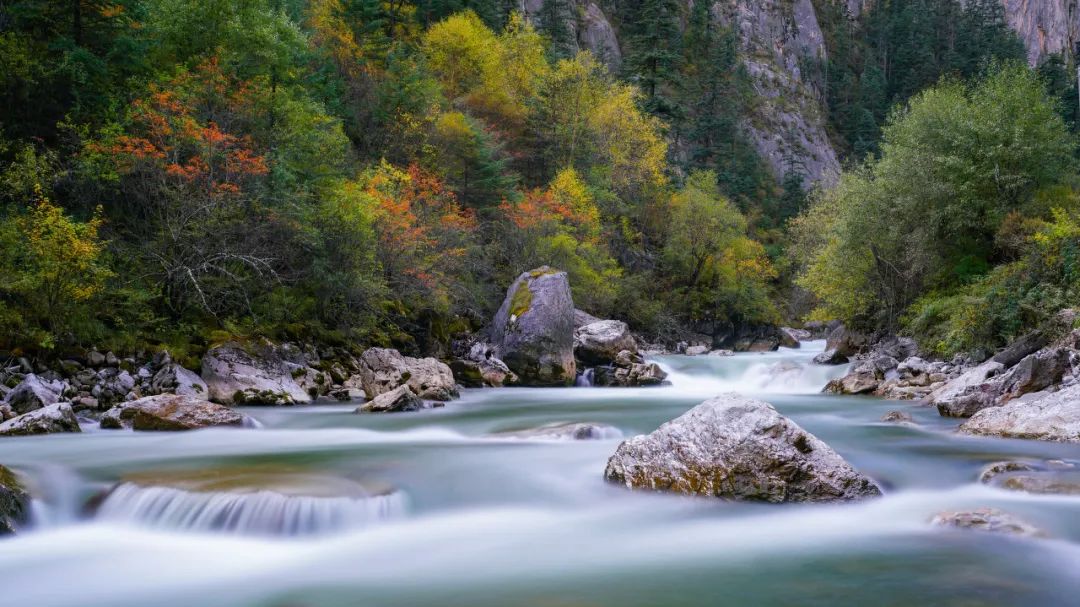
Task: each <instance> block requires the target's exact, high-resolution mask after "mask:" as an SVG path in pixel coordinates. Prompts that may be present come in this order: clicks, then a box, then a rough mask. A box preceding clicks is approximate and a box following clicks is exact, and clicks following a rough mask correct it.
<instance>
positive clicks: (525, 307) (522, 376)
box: [491, 266, 577, 386]
mask: <svg viewBox="0 0 1080 607" xmlns="http://www.w3.org/2000/svg"><path fill="white" fill-rule="evenodd" d="M491 340H492V343H493V345H494V346H495V353H496V355H497V357H498V358H500V359H501V360H502V361H503V362H505V363H506V366H508V367H509V368H510V370H511V371H513V372H514V373H515V374H517V376H518V380H519V382H520V383H521V384H522V385H526V386H569V385H573V383H574V378H575V377H576V375H577V363H576V362H575V360H574V300H573V298H572V297H571V295H570V282H569V279H568V278H567V275H566V272H560V271H558V270H554V269H552V268H549V267H547V266H543V267H540V268H537V269H535V270H532V271H529V272H524V273H522V274H521V275H520V276H518V278H517V280H515V281H514V284H512V285H511V286H510V289H509V290H508V291H507V294H506V299H505V300H503V303H502V306H501V307H500V308H499V311H498V313H497V314H496V315H495V323H494V326H493V327H492V334H491Z"/></svg>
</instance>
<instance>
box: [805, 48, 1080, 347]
mask: <svg viewBox="0 0 1080 607" xmlns="http://www.w3.org/2000/svg"><path fill="white" fill-rule="evenodd" d="M1056 110H1057V108H1056V105H1055V103H1054V102H1053V101H1052V100H1051V99H1049V98H1048V96H1047V95H1046V92H1045V90H1044V89H1043V86H1042V83H1041V82H1040V81H1039V79H1038V78H1037V76H1036V75H1035V74H1034V73H1033V72H1032V71H1031V70H1029V69H1027V68H1026V67H1025V66H1022V65H1005V66H998V67H995V68H994V69H993V70H992V71H991V72H990V73H989V74H988V75H987V76H986V77H985V78H983V79H982V80H980V81H978V82H977V83H975V84H972V85H964V84H962V83H958V82H949V81H946V82H942V83H941V84H939V85H938V86H936V87H933V88H931V89H929V90H927V91H924V92H923V93H920V94H919V95H917V96H916V97H915V98H914V99H912V101H911V103H910V105H909V106H908V107H907V108H904V109H902V110H898V111H896V112H894V113H893V115H892V116H891V117H890V120H889V122H888V124H887V125H886V127H885V129H884V138H883V142H882V145H881V158H880V159H879V160H873V161H870V162H868V163H867V164H866V165H865V166H863V167H860V168H857V169H855V170H852V171H849V172H848V173H847V174H845V175H844V176H843V177H842V178H841V181H840V184H839V185H838V186H837V187H835V188H834V189H832V190H830V191H828V192H825V193H823V194H822V195H820V196H819V198H818V200H817V201H816V202H815V205H814V206H813V207H812V208H811V209H810V210H809V211H808V212H807V213H805V214H804V215H803V216H802V217H800V218H799V220H798V221H797V222H796V224H795V237H796V247H795V251H796V255H797V256H799V257H800V258H801V260H802V263H803V264H804V265H803V272H802V276H801V278H800V279H799V282H800V284H801V285H802V286H804V287H805V288H807V289H809V290H810V291H811V292H813V293H814V294H815V295H816V296H817V297H818V299H819V301H820V304H821V307H820V309H819V310H818V311H817V313H816V315H817V316H818V317H822V318H826V317H827V318H842V319H844V320H847V321H849V322H853V323H856V324H861V325H863V326H867V327H871V328H884V329H895V328H897V327H898V324H899V321H900V319H901V316H903V315H904V314H905V312H906V311H907V310H908V307H909V306H910V305H911V304H912V303H913V302H914V301H915V300H916V299H919V298H920V297H921V296H923V295H924V294H927V293H931V292H946V293H947V292H950V291H951V290H953V289H954V288H956V287H957V286H958V285H961V284H965V283H967V282H969V281H972V280H976V279H978V278H979V277H980V276H982V275H983V274H984V273H985V272H986V271H987V269H988V268H989V267H991V266H992V265H993V264H994V262H995V261H997V260H998V259H999V256H1000V255H1001V253H1002V251H1001V250H1000V247H998V246H996V245H995V236H996V235H997V234H998V233H999V230H1000V229H1001V226H1002V225H1003V223H1004V222H1005V219H1006V217H1007V216H1009V214H1010V213H1016V212H1019V213H1028V212H1036V213H1037V212H1039V210H1040V209H1041V210H1042V211H1044V212H1045V210H1046V209H1045V204H1044V203H1041V202H1040V197H1039V196H1036V192H1037V191H1038V190H1039V189H1041V188H1046V187H1049V186H1052V185H1054V184H1056V183H1059V182H1060V181H1061V180H1062V179H1063V178H1064V177H1065V176H1067V175H1069V174H1070V172H1071V170H1072V168H1073V167H1072V164H1071V160H1070V159H1071V157H1072V154H1071V151H1072V147H1073V142H1072V141H1071V140H1070V138H1069V137H1068V134H1067V131H1066V129H1065V125H1064V123H1063V122H1062V120H1061V118H1060V116H1059V115H1058V114H1057V111H1056Z"/></svg>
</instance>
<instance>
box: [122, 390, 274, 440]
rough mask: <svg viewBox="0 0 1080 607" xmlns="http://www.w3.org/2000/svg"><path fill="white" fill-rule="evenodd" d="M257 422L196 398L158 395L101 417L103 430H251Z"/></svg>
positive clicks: (124, 406) (133, 402) (131, 403)
mask: <svg viewBox="0 0 1080 607" xmlns="http://www.w3.org/2000/svg"><path fill="white" fill-rule="evenodd" d="M254 425H255V423H254V421H252V420H251V418H249V417H248V416H246V415H243V414H241V413H239V412H237V411H235V410H233V409H230V408H228V407H225V406H222V405H218V404H215V403H212V402H210V401H208V400H205V399H203V398H199V397H197V396H185V395H179V394H159V395H157V396H147V397H146V398H140V399H138V400H133V401H130V402H126V403H122V404H119V405H117V406H115V407H113V408H112V409H109V410H108V411H106V412H105V414H104V415H102V416H101V427H102V428H106V429H114V430H119V429H121V428H131V429H133V430H145V431H164V432H172V431H177V430H196V429H198V428H209V427H212V426H236V427H244V426H247V427H251V426H254Z"/></svg>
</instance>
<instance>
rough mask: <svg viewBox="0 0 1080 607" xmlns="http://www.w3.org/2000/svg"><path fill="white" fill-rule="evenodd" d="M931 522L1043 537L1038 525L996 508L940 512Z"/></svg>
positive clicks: (944, 525)
mask: <svg viewBox="0 0 1080 607" xmlns="http://www.w3.org/2000/svg"><path fill="white" fill-rule="evenodd" d="M930 524H932V525H938V526H941V527H954V528H956V529H974V530H977V531H989V532H991V533H1004V534H1008V535H1020V536H1029V537H1043V536H1045V535H1046V534H1045V532H1043V531H1042V530H1040V529H1039V528H1038V527H1035V526H1034V525H1032V524H1030V523H1028V522H1026V521H1024V520H1022V519H1019V518H1017V517H1015V516H1013V515H1012V514H1009V513H1007V512H1002V511H1001V510H998V509H996V508H978V509H975V510H967V511H959V512H939V513H938V514H937V515H935V516H934V518H933V519H931V520H930Z"/></svg>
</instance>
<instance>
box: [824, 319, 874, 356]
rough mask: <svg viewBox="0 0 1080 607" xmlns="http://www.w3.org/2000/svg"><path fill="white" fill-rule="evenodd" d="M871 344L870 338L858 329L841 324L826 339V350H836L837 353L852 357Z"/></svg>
mask: <svg viewBox="0 0 1080 607" xmlns="http://www.w3.org/2000/svg"><path fill="white" fill-rule="evenodd" d="M869 345H870V338H869V337H867V336H866V335H864V334H862V333H859V332H857V331H852V330H851V329H849V328H847V327H846V326H844V325H840V326H839V327H836V328H835V329H833V330H832V332H831V333H829V336H828V338H826V341H825V349H826V350H836V352H837V354H838V355H840V356H844V357H845V358H850V357H852V356H855V355H856V354H858V353H860V352H862V351H863V350H865V349H866V348H867V347H868V346H869Z"/></svg>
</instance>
